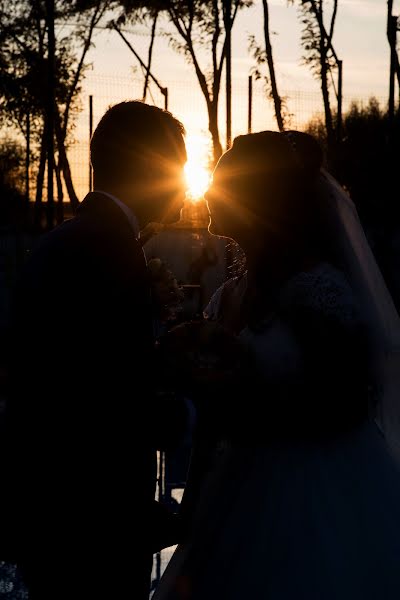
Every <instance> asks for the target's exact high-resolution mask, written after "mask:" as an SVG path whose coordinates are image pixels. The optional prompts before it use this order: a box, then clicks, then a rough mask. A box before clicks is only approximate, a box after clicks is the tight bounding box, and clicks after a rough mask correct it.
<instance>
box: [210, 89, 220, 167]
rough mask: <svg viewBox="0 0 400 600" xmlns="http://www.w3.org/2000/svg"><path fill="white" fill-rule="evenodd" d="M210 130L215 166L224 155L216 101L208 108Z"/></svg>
mask: <svg viewBox="0 0 400 600" xmlns="http://www.w3.org/2000/svg"><path fill="white" fill-rule="evenodd" d="M208 129H209V131H210V133H211V138H212V144H213V163H214V166H215V165H216V164H217V162H218V160H219V158H220V156H221V155H222V146H221V140H220V138H219V130H218V102H215V101H214V102H211V104H210V105H209V106H208Z"/></svg>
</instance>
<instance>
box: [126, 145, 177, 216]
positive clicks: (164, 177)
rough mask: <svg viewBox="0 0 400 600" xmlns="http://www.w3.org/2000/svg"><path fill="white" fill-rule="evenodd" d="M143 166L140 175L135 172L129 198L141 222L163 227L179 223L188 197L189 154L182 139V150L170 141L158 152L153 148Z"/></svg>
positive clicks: (144, 158) (128, 184)
mask: <svg viewBox="0 0 400 600" xmlns="http://www.w3.org/2000/svg"><path fill="white" fill-rule="evenodd" d="M141 163H142V168H141V172H140V173H139V175H138V170H137V169H136V170H133V172H132V177H131V179H130V181H128V182H127V188H128V192H127V195H131V196H132V201H133V202H134V203H136V209H137V210H139V212H140V213H141V215H142V220H143V221H147V222H150V221H156V222H161V223H175V222H176V221H179V218H180V212H181V209H182V207H183V204H184V200H185V196H186V186H185V178H184V166H185V163H186V150H185V144H184V141H183V138H182V139H181V140H180V144H179V148H177V145H176V144H174V143H171V141H170V140H166V141H165V144H162V145H160V146H159V147H158V148H157V149H152V148H150V149H149V150H148V151H147V152H146V153H145V156H144V157H143V158H142V160H141ZM138 203H140V209H139V208H138V206H137V204H138Z"/></svg>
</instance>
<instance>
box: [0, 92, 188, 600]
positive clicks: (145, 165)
mask: <svg viewBox="0 0 400 600" xmlns="http://www.w3.org/2000/svg"><path fill="white" fill-rule="evenodd" d="M183 134H184V129H183V126H182V124H181V123H180V122H179V121H177V120H176V119H175V118H174V117H173V116H172V115H171V114H170V113H168V112H165V111H163V110H160V109H158V108H156V107H154V106H148V105H146V104H144V103H142V102H124V103H121V104H118V105H116V106H113V107H112V108H110V109H109V110H108V111H107V112H106V114H105V115H104V116H103V118H102V119H101V121H100V123H99V125H98V126H97V129H96V130H95V132H94V134H93V137H92V140H91V161H92V165H93V172H94V189H95V191H94V192H91V193H89V194H88V195H87V196H86V198H85V199H84V200H83V202H82V203H81V205H80V207H79V211H78V214H77V215H76V216H75V217H74V218H73V219H71V220H69V221H66V222H65V223H64V224H63V225H61V226H60V227H58V228H57V229H55V230H54V231H52V232H51V233H49V234H48V235H46V236H44V238H42V240H41V242H40V243H39V245H38V246H37V247H36V248H35V250H34V252H33V253H32V256H31V257H30V260H29V261H28V263H27V265H26V269H25V272H24V274H23V277H22V279H21V282H20V285H19V288H18V290H17V294H16V308H15V338H14V339H15V349H16V352H15V353H14V356H15V357H16V360H15V361H14V375H15V377H14V380H15V382H16V384H15V392H16V393H15V397H14V399H13V401H12V402H11V403H10V409H9V413H8V419H9V420H8V423H9V430H8V431H9V436H8V440H7V442H8V443H7V445H6V452H7V459H6V460H7V462H8V464H9V465H10V468H9V479H8V480H9V483H8V487H7V489H8V490H12V502H10V503H9V511H10V512H11V515H10V516H9V517H8V521H9V522H10V523H13V525H12V531H11V534H10V536H9V538H10V539H12V540H13V541H12V544H14V546H15V548H14V550H15V551H14V557H15V559H16V560H17V561H18V562H19V563H20V566H21V568H22V571H23V574H24V576H25V578H26V581H27V583H28V585H29V586H30V591H31V598H32V600H36V599H38V600H47V599H50V598H58V599H60V598H66V599H67V598H68V599H71V598H85V599H86V598H96V597H100V596H102V597H103V596H104V597H108V598H135V599H137V600H142V599H143V600H145V599H146V600H147V599H148V596H149V579H150V570H151V564H152V553H153V552H154V551H156V550H158V549H160V548H161V547H164V546H168V545H171V544H173V543H176V542H177V539H176V538H177V536H178V531H177V530H174V529H173V522H172V518H171V517H170V516H169V515H168V514H166V513H164V512H163V510H162V508H161V506H160V505H158V504H157V503H155V501H154V494H155V482H156V462H155V457H156V455H155V451H156V449H159V448H165V447H168V446H169V445H171V444H174V443H178V442H179V441H180V437H181V436H183V433H184V430H185V427H186V420H187V417H188V415H187V412H186V407H185V405H184V404H181V402H180V401H177V400H168V401H166V400H164V401H163V400H162V399H160V398H157V395H156V392H155V389H154V388H155V377H156V375H157V373H156V372H155V368H156V367H155V360H154V358H153V330H152V307H151V302H150V301H151V292H150V287H149V281H148V274H147V268H146V260H145V256H144V254H143V250H142V246H141V243H140V239H139V231H140V230H141V229H142V228H143V227H145V226H146V225H147V224H148V223H149V222H151V221H158V222H165V223H167V222H174V221H177V220H178V219H179V214H180V209H181V207H182V204H183V200H184V195H185V190H184V183H183V181H184V179H183V167H184V164H185V162H186V150H185V144H184V139H183ZM10 527H11V525H10ZM1 558H2V557H1V556H0V559H1Z"/></svg>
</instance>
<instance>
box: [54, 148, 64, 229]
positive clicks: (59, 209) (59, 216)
mask: <svg viewBox="0 0 400 600" xmlns="http://www.w3.org/2000/svg"><path fill="white" fill-rule="evenodd" d="M55 171H56V181H57V206H56V220H57V225H60V223H62V222H63V220H64V190H63V186H62V181H61V166H60V159H59V160H58V162H57V163H56V165H55Z"/></svg>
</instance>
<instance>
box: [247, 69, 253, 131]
mask: <svg viewBox="0 0 400 600" xmlns="http://www.w3.org/2000/svg"><path fill="white" fill-rule="evenodd" d="M252 120H253V76H252V75H249V105H248V112H247V133H251V130H252Z"/></svg>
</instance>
